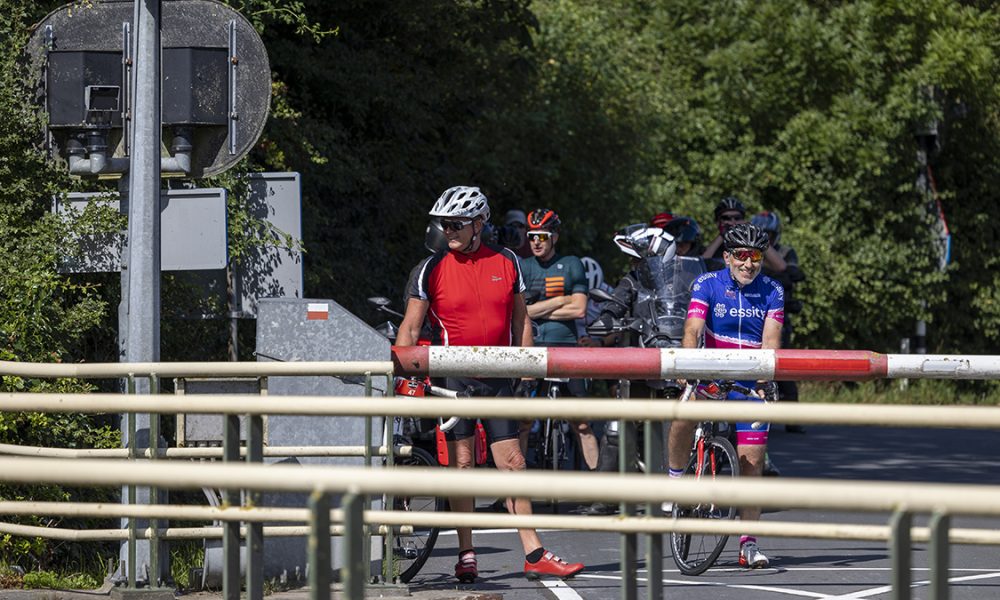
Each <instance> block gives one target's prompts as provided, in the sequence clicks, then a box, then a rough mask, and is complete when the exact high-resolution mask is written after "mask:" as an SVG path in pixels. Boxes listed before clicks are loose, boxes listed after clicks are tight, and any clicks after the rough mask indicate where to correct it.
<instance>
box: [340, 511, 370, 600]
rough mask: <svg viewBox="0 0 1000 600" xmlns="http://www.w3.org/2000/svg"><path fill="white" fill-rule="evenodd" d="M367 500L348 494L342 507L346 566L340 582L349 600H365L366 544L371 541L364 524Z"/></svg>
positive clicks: (342, 570)
mask: <svg viewBox="0 0 1000 600" xmlns="http://www.w3.org/2000/svg"><path fill="white" fill-rule="evenodd" d="M365 498H366V496H361V495H359V494H356V493H354V492H348V493H346V494H344V499H343V501H341V506H340V507H341V509H342V510H343V512H344V566H343V567H341V569H340V580H341V582H343V584H344V597H345V598H347V600H364V597H365V579H366V578H367V575H366V567H365V563H366V562H367V558H366V556H367V554H366V553H365V549H366V546H367V544H365V543H364V542H365V540H367V539H369V538H368V532H367V531H366V529H365V523H364V504H365Z"/></svg>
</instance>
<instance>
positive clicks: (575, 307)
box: [528, 293, 587, 321]
mask: <svg viewBox="0 0 1000 600" xmlns="http://www.w3.org/2000/svg"><path fill="white" fill-rule="evenodd" d="M586 314H587V294H583V293H577V294H570V295H569V296H556V297H554V298H546V299H545V300H540V301H538V302H535V303H534V304H532V305H531V306H529V307H528V316H530V317H531V318H532V319H549V320H552V321H572V320H573V319H579V318H582V317H583V316H584V315H586Z"/></svg>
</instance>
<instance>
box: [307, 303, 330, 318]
mask: <svg viewBox="0 0 1000 600" xmlns="http://www.w3.org/2000/svg"><path fill="white" fill-rule="evenodd" d="M329 318H330V305H329V304H327V303H326V302H310V303H309V305H308V306H307V307H306V320H307V321H326V320H327V319H329Z"/></svg>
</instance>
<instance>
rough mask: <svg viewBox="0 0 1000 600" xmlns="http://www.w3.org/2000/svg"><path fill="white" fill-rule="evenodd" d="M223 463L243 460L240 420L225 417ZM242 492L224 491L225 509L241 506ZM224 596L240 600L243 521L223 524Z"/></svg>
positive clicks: (236, 416)
mask: <svg viewBox="0 0 1000 600" xmlns="http://www.w3.org/2000/svg"><path fill="white" fill-rule="evenodd" d="M223 423H224V424H223V431H222V460H223V462H225V463H226V464H230V465H231V464H235V463H237V462H239V460H240V417H239V415H233V414H227V415H223ZM239 494H240V491H239V490H233V489H225V490H223V491H222V503H223V505H225V506H238V505H239V503H240V496H239ZM222 597H223V598H224V599H225V600H240V522H239V521H226V522H224V523H223V524H222Z"/></svg>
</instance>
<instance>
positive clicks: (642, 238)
mask: <svg viewBox="0 0 1000 600" xmlns="http://www.w3.org/2000/svg"><path fill="white" fill-rule="evenodd" d="M615 244H617V245H618V249H619V250H621V251H622V252H624V253H625V254H628V255H629V256H632V257H635V258H646V257H648V256H662V257H663V260H664V261H668V260H670V259H672V258H673V257H674V253H675V252H676V249H677V246H676V245H675V244H674V236H672V235H670V234H669V233H667V232H665V231H663V230H662V229H660V228H659V227H650V226H649V225H646V224H645V223H637V224H635V225H629V226H628V227H626V228H625V229H622V230H621V231H620V232H618V234H617V235H616V236H615Z"/></svg>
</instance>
